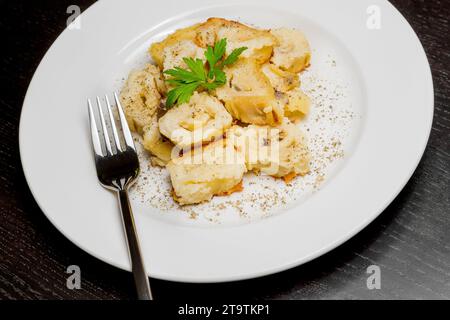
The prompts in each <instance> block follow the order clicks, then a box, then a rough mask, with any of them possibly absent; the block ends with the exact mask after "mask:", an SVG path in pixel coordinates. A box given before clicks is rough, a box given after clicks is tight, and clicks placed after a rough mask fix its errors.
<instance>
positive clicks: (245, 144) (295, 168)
mask: <svg viewBox="0 0 450 320" xmlns="http://www.w3.org/2000/svg"><path fill="white" fill-rule="evenodd" d="M227 139H228V140H229V141H232V142H233V143H234V145H235V146H236V148H237V150H238V151H239V152H243V154H244V157H245V164H246V167H247V169H248V170H249V171H254V172H263V173H266V174H268V175H271V176H274V177H278V178H281V177H284V176H287V175H294V176H297V175H305V174H307V173H308V172H309V152H308V148H307V145H306V139H305V137H304V135H303V133H302V132H301V131H300V129H299V128H298V127H297V126H296V125H295V124H293V123H291V122H290V121H289V120H287V119H284V121H283V123H282V124H281V125H280V126H277V127H271V126H256V125H250V126H247V127H240V126H233V128H231V129H230V130H228V131H227Z"/></svg>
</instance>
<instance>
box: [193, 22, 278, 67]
mask: <svg viewBox="0 0 450 320" xmlns="http://www.w3.org/2000/svg"><path fill="white" fill-rule="evenodd" d="M225 38H226V39H227V51H226V54H227V55H228V54H230V53H231V52H232V51H233V50H234V49H236V48H239V47H247V50H245V51H244V52H243V53H242V55H241V56H242V57H243V58H252V59H255V60H256V61H257V62H258V63H259V64H262V63H264V62H266V61H268V60H269V59H270V56H271V55H272V51H273V48H274V46H275V45H276V44H277V39H276V37H275V36H273V35H272V34H271V33H270V32H269V31H268V30H262V29H255V28H251V27H249V26H246V25H244V24H242V23H239V22H236V21H230V20H226V19H222V18H210V19H208V20H207V21H206V22H205V23H203V24H201V25H200V26H198V28H197V37H196V41H197V44H198V45H200V46H203V47H206V46H208V45H209V46H213V45H214V43H215V42H217V41H219V40H220V39H225Z"/></svg>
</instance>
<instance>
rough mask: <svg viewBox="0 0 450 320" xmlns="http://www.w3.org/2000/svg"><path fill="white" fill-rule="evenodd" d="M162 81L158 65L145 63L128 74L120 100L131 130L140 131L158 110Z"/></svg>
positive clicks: (162, 86)
mask: <svg viewBox="0 0 450 320" xmlns="http://www.w3.org/2000/svg"><path fill="white" fill-rule="evenodd" d="M164 87H165V84H164V81H163V77H162V75H161V72H160V71H159V69H158V67H156V66H154V65H151V64H149V65H147V66H146V67H145V68H144V69H143V70H138V71H132V72H131V73H130V75H129V76H128V80H127V81H126V83H125V85H124V87H123V88H122V92H121V94H120V100H121V103H122V106H123V108H124V112H125V115H126V118H127V121H128V126H129V127H130V129H131V130H133V131H136V132H138V133H142V129H143V128H144V127H145V126H146V125H148V124H150V123H151V122H152V118H153V115H155V114H156V113H157V111H158V107H159V104H160V102H161V92H162V91H164Z"/></svg>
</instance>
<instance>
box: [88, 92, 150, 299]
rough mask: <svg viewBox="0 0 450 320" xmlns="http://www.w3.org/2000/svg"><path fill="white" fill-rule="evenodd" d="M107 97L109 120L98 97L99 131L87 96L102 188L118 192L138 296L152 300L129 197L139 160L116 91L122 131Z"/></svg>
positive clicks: (115, 95)
mask: <svg viewBox="0 0 450 320" xmlns="http://www.w3.org/2000/svg"><path fill="white" fill-rule="evenodd" d="M105 100H106V109H107V114H108V117H107V118H106V119H108V118H109V120H105V116H104V114H103V107H102V103H101V101H100V98H99V97H97V109H98V114H99V118H100V125H101V128H102V130H101V132H100V131H99V130H98V128H97V124H96V120H95V116H94V110H93V108H92V103H91V101H90V100H89V99H88V109H89V122H90V126H91V135H92V144H93V147H94V156H95V166H96V168H97V176H98V179H99V181H100V183H101V185H102V186H103V187H105V188H107V189H109V190H113V191H115V192H117V194H118V197H119V204H120V211H121V213H122V221H123V226H124V229H125V234H126V238H127V244H128V252H129V254H130V260H131V267H132V270H133V277H134V282H135V284H136V290H137V295H138V298H139V299H140V300H152V299H153V298H152V293H151V290H150V285H149V281H148V277H147V273H146V271H145V266H144V261H143V259H142V254H141V250H140V246H139V238H138V235H137V232H136V227H135V224H134V217H133V212H132V210H131V205H130V200H129V198H128V189H129V188H130V186H131V185H132V184H133V183H134V182H135V181H136V178H137V176H138V174H139V159H138V156H137V153H136V149H135V146H134V142H133V137H132V136H131V133H130V129H129V128H128V124H127V120H126V118H125V115H124V113H123V109H122V106H121V104H120V101H119V98H118V97H117V94H116V93H114V100H115V102H116V106H117V109H118V114H119V121H120V124H121V127H122V130H117V127H116V124H115V120H114V116H113V112H112V110H111V108H112V106H111V104H110V102H109V99H108V96H107V95H105ZM107 122H109V124H110V126H111V131H112V136H113V139H112V140H111V139H110V134H109V133H108V127H107ZM119 135H121V137H120V136H119ZM121 139H122V140H123V141H124V142H125V143H124V145H122V143H121ZM102 144H103V146H104V147H103V148H102Z"/></svg>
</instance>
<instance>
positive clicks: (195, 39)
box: [120, 18, 311, 205]
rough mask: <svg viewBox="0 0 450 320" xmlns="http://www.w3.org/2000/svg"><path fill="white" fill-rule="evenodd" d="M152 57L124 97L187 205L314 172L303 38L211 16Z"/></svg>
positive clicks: (135, 125) (154, 49)
mask: <svg viewBox="0 0 450 320" xmlns="http://www.w3.org/2000/svg"><path fill="white" fill-rule="evenodd" d="M149 53H150V56H151V58H152V59H153V61H154V63H155V65H153V64H148V65H146V66H145V68H143V69H142V70H137V71H132V72H131V73H130V75H129V77H128V80H127V81H126V83H125V84H124V87H123V89H122V92H121V96H120V98H121V102H122V104H123V107H124V111H125V113H126V116H127V120H128V122H129V124H130V128H131V129H132V130H133V131H135V132H137V133H138V134H140V135H141V136H142V138H143V139H142V143H143V146H144V148H145V149H146V150H148V151H149V152H150V154H151V155H152V158H151V160H152V161H151V163H152V165H157V166H162V167H166V168H167V170H168V172H169V175H170V180H171V183H172V187H173V192H172V194H173V198H174V199H175V200H176V201H177V202H178V203H179V204H180V205H188V204H196V203H201V202H204V201H209V200H211V199H212V198H213V197H214V196H226V195H230V194H232V193H234V192H239V191H242V188H243V187H242V186H243V184H242V181H243V179H244V177H245V174H246V173H247V172H254V173H258V174H260V173H263V174H267V175H271V176H273V177H276V178H283V179H284V180H285V181H286V182H288V181H291V180H292V179H294V178H295V177H296V176H302V175H305V174H307V173H308V172H309V170H310V169H309V162H310V158H309V152H308V146H307V140H306V137H305V136H304V134H303V133H302V132H301V130H300V128H299V127H298V125H297V123H298V122H300V121H301V120H302V119H303V118H304V117H305V116H307V114H308V113H309V109H310V104H311V101H310V99H309V97H308V96H307V95H306V94H305V93H304V92H303V91H302V90H301V88H300V85H301V83H300V78H299V73H300V72H301V71H303V70H304V69H305V68H307V67H308V66H309V64H310V60H311V50H310V46H309V43H308V41H307V39H306V37H305V35H304V34H303V33H301V32H300V31H297V30H293V29H287V28H279V29H273V30H265V29H258V28H254V27H250V26H247V25H244V24H242V23H240V22H236V21H229V20H226V19H222V18H210V19H208V20H207V21H205V22H202V23H197V24H195V25H193V26H190V27H186V28H183V29H180V30H177V31H175V32H174V33H172V34H171V35H169V36H167V37H166V38H165V39H163V40H162V41H160V42H157V43H154V44H152V45H151V47H150V49H149Z"/></svg>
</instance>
